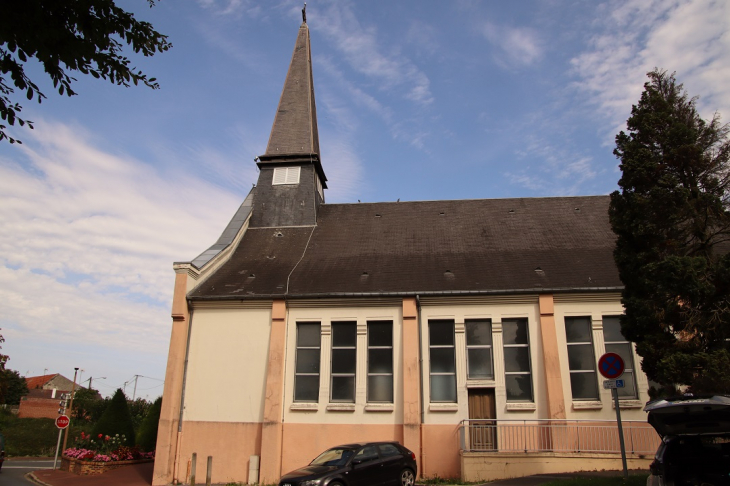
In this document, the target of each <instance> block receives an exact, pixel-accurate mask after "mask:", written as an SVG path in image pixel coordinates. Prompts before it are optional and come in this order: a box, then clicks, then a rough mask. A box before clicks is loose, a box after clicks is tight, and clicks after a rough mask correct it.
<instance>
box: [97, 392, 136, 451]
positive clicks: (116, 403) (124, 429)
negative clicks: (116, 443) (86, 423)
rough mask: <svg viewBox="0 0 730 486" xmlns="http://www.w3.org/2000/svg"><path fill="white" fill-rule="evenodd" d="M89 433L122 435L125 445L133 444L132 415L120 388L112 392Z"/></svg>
mask: <svg viewBox="0 0 730 486" xmlns="http://www.w3.org/2000/svg"><path fill="white" fill-rule="evenodd" d="M91 433H92V435H98V434H102V435H110V436H114V435H116V434H119V435H120V436H121V435H124V436H125V437H126V438H127V443H126V444H125V445H128V446H133V445H134V425H133V424H132V417H131V416H130V414H129V406H128V405H127V397H125V396H124V392H123V391H122V390H121V388H119V389H117V391H116V392H114V396H113V397H112V399H111V400H110V401H109V405H107V407H106V409H105V410H104V413H102V414H101V418H99V421H98V422H97V423H96V425H94V429H93V430H92V432H91Z"/></svg>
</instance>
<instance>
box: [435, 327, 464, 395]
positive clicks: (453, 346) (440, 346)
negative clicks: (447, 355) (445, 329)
mask: <svg viewBox="0 0 730 486" xmlns="http://www.w3.org/2000/svg"><path fill="white" fill-rule="evenodd" d="M446 323H448V324H449V325H451V336H452V341H451V344H450V345H446V344H436V345H434V344H431V326H432V325H434V324H446ZM434 349H451V353H452V358H453V365H454V366H453V369H454V371H453V372H448V373H447V372H434V371H433V359H432V355H433V350H434ZM428 366H429V369H428V386H429V397H428V398H429V402H430V403H458V400H459V397H458V393H457V388H458V383H457V375H456V371H457V369H456V321H455V320H454V319H429V320H428ZM434 376H453V377H454V388H453V390H450V391H453V395H454V398H453V400H452V399H448V400H435V399H434V396H433V391H434V387H433V377H434Z"/></svg>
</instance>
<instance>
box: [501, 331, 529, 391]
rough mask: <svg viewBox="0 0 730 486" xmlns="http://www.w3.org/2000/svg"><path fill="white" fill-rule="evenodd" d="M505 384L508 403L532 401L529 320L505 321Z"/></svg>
mask: <svg viewBox="0 0 730 486" xmlns="http://www.w3.org/2000/svg"><path fill="white" fill-rule="evenodd" d="M502 339H503V342H504V383H505V388H506V389H507V401H510V402H531V401H532V373H531V371H530V341H529V328H528V326H527V319H503V320H502Z"/></svg>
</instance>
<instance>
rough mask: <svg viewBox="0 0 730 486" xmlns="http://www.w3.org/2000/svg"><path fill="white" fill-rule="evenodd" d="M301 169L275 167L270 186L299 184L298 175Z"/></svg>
mask: <svg viewBox="0 0 730 486" xmlns="http://www.w3.org/2000/svg"><path fill="white" fill-rule="evenodd" d="M301 169H302V168H301V167H276V168H275V169H274V178H273V180H272V182H271V185H273V186H278V185H282V184H299V173H300V172H301Z"/></svg>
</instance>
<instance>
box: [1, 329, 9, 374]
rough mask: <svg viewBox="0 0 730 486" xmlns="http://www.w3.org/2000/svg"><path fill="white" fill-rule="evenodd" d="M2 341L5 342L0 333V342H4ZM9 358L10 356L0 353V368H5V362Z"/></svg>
mask: <svg viewBox="0 0 730 486" xmlns="http://www.w3.org/2000/svg"><path fill="white" fill-rule="evenodd" d="M4 342H5V338H4V337H3V336H2V334H0V344H1V343H4ZM0 349H3V347H2V346H0ZM9 359H10V358H9V357H8V356H7V355H6V354H1V353H0V370H4V369H5V363H7V362H8V360H9Z"/></svg>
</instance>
